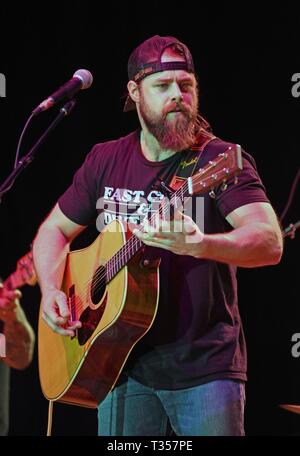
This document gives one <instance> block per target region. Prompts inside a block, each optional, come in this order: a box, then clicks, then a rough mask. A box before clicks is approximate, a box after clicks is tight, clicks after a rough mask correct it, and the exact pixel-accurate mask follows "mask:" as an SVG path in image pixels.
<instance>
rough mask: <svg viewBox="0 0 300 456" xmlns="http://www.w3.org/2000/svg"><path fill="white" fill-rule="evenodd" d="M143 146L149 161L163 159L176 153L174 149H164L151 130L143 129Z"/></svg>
mask: <svg viewBox="0 0 300 456" xmlns="http://www.w3.org/2000/svg"><path fill="white" fill-rule="evenodd" d="M140 141H141V148H142V152H143V154H144V156H145V157H146V158H147V160H149V161H162V160H165V159H166V158H169V157H171V156H172V155H174V154H176V152H174V150H169V149H162V148H161V146H160V144H159V142H158V141H157V139H156V138H155V137H154V136H153V135H152V134H151V133H149V132H147V131H144V130H143V129H142V130H141V136H140Z"/></svg>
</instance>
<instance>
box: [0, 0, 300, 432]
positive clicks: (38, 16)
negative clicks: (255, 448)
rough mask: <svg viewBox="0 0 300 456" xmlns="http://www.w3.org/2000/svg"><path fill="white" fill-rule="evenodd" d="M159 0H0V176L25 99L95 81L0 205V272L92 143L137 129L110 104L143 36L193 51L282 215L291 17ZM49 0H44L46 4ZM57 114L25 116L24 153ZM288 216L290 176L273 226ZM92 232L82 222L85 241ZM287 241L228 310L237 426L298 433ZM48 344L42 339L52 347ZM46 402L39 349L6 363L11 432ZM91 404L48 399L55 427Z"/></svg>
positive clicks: (293, 166)
mask: <svg viewBox="0 0 300 456" xmlns="http://www.w3.org/2000/svg"><path fill="white" fill-rule="evenodd" d="M228 4H229V2H224V3H220V4H215V5H210V6H209V5H207V4H205V3H204V2H199V4H196V2H194V3H193V2H190V3H187V2H180V3H174V2H172V3H167V4H166V5H164V6H163V5H162V4H161V2H160V1H154V0H152V2H151V3H150V2H148V3H147V4H141V2H135V1H132V2H123V3H122V4H121V6H119V5H118V4H117V3H114V4H113V5H112V6H111V8H109V7H106V8H104V7H103V5H102V4H101V3H99V5H97V6H95V4H94V3H90V2H85V3H84V4H83V3H82V2H78V1H74V2H72V3H71V2H70V4H69V5H67V4H65V3H62V2H60V4H59V7H57V8H56V7H55V4H54V3H52V2H51V4H50V3H49V4H48V3H43V4H42V3H40V4H38V5H37V4H35V5H33V4H32V5H31V4H30V3H29V2H26V3H24V4H20V3H17V2H10V4H9V5H6V6H1V7H0V21H1V32H0V33H1V41H0V43H1V44H0V46H1V60H0V72H1V73H3V74H5V76H6V83H7V92H6V97H5V98H0V115H1V119H0V120H1V124H0V132H1V133H0V145H1V166H0V178H1V182H2V181H3V180H4V178H5V177H6V176H7V175H8V174H9V172H10V171H11V169H12V166H13V162H14V154H15V150H16V146H17V141H18V138H19V135H20V133H21V131H22V128H23V126H24V124H25V121H26V120H27V117H28V116H29V114H30V112H31V110H32V109H33V108H34V107H36V106H37V105H38V104H39V103H40V102H41V101H42V100H44V99H45V98H46V97H47V96H48V95H49V94H51V93H52V92H53V91H54V90H56V89H57V88H58V87H59V86H60V85H62V84H63V83H64V82H66V81H67V80H68V79H70V78H71V76H72V74H73V73H74V72H75V71H76V70H77V69H79V68H87V69H88V70H90V71H91V72H92V73H93V75H94V83H93V85H92V87H91V88H90V89H89V90H87V91H86V92H81V93H80V94H79V96H78V104H77V106H76V107H75V109H74V111H73V113H72V114H71V116H70V117H68V118H66V119H65V120H64V121H63V122H62V123H61V124H60V125H59V127H58V128H57V130H56V131H55V132H54V133H53V134H52V136H51V137H50V138H49V139H48V140H47V143H45V144H44V145H43V147H42V148H41V150H40V151H39V153H38V155H37V157H36V159H35V161H34V162H33V163H32V164H31V165H30V167H29V168H27V169H26V171H25V172H24V173H23V174H22V175H21V176H20V177H19V178H18V179H17V181H16V183H15V186H14V188H13V189H12V190H11V191H10V193H9V194H7V195H6V196H5V197H4V198H3V201H2V204H1V207H0V217H1V225H0V226H1V236H0V243H1V244H0V245H1V263H0V274H1V275H2V277H4V278H5V277H6V276H7V275H8V274H9V273H11V272H12V271H13V270H14V268H15V264H16V261H17V260H18V258H20V257H21V256H22V255H23V254H25V253H26V252H27V251H28V249H29V247H30V243H31V241H32V240H33V238H34V236H35V233H36V231H37V228H38V226H39V224H40V223H41V222H42V221H43V219H44V218H45V217H46V215H47V214H48V212H49V211H50V209H51V208H52V206H53V205H54V204H55V202H56V200H57V198H58V196H59V195H60V194H61V193H62V192H63V191H64V190H65V189H66V187H67V186H68V185H69V184H70V182H71V179H72V176H73V174H74V172H75V170H76V169H77V168H78V167H79V166H80V164H81V163H82V161H83V160H84V158H85V156H86V154H87V153H88V152H89V150H90V149H91V147H92V145H93V144H94V143H96V142H102V141H106V140H110V139H113V138H117V137H119V136H122V135H126V134H127V133H128V132H130V131H131V130H132V129H134V128H136V126H137V125H138V124H137V119H136V115H135V113H127V114H124V113H123V112H122V107H123V98H122V95H123V94H124V91H125V88H126V83H127V70H126V66H127V59H128V56H129V54H130V52H131V51H132V50H133V48H134V47H136V46H137V45H138V44H139V43H140V42H142V41H144V40H145V39H146V38H148V37H150V36H152V35H154V34H160V35H175V36H176V37H178V38H179V39H181V40H182V41H183V42H184V43H186V44H187V45H188V46H189V48H190V50H191V51H192V54H193V57H194V62H195V65H196V69H197V72H198V74H199V81H200V109H201V112H202V114H203V115H204V116H205V117H206V118H207V119H208V120H209V121H210V123H211V124H212V126H213V129H214V132H215V134H217V135H218V136H220V137H222V138H223V139H225V140H228V141H232V142H237V143H240V144H241V145H242V146H243V147H244V148H245V150H246V151H248V152H249V153H250V154H252V155H253V157H254V158H255V160H256V163H257V166H258V169H259V172H260V175H261V177H262V179H263V181H264V183H265V185H266V188H267V191H268V195H269V197H270V199H271V201H272V204H273V206H274V208H275V210H276V211H277V214H278V215H280V214H281V212H282V210H283V208H284V206H285V204H286V201H287V198H288V194H289V191H290V188H291V185H292V182H293V179H294V177H295V175H296V172H297V170H298V168H299V161H300V160H299V150H300V131H299V114H300V99H299V98H294V97H293V96H292V86H293V84H294V83H293V82H292V76H293V74H294V73H297V72H300V58H299V39H300V36H299V35H300V29H299V26H298V18H297V15H296V12H295V11H294V10H293V8H292V7H291V6H290V7H288V6H281V7H275V6H272V7H270V8H266V9H262V7H258V6H256V7H253V6H252V7H251V6H245V5H243V6H241V5H240V6H234V7H233V6H228ZM49 5H51V6H49ZM57 112H58V108H53V109H51V110H49V111H48V112H45V113H43V114H41V115H40V116H39V117H38V118H36V119H35V120H34V122H33V123H32V126H31V127H30V129H29V131H28V132H27V134H26V136H25V138H24V142H23V148H22V152H23V153H24V152H25V151H28V150H29V147H30V146H31V145H32V144H33V143H34V141H35V139H36V138H37V137H38V136H39V135H40V134H41V133H42V132H43V130H44V129H45V128H46V126H47V125H49V123H50V122H51V121H52V119H53V118H54V117H55V115H56V113H57ZM299 218H300V210H299V185H298V187H297V189H296V192H295V196H294V200H293V203H292V205H291V207H290V210H289V212H288V214H287V216H286V217H285V219H284V221H283V226H284V227H285V226H287V225H288V224H289V223H290V222H296V221H297V220H299ZM92 236H93V233H90V234H87V235H86V239H84V241H85V242H87V243H88V241H89V239H91V238H92ZM299 242H300V230H299V231H298V233H297V235H296V239H295V240H291V239H287V240H286V242H285V250H284V254H283V258H282V261H281V263H280V264H279V265H277V266H273V267H267V268H257V269H252V270H251V269H241V270H239V272H238V276H239V296H240V309H241V314H242V318H243V322H244V328H245V333H246V338H247V343H248V357H249V381H248V384H247V406H246V432H247V434H248V435H293V434H294V435H300V415H294V414H292V413H290V412H286V411H284V410H281V409H280V408H279V404H280V403H283V402H289V403H297V404H300V388H299V385H300V358H293V356H292V354H291V348H292V345H293V343H292V341H291V337H292V335H293V334H294V333H300V305H299V304H300V303H299V294H300V293H299ZM22 291H23V299H22V304H23V306H24V309H25V311H26V313H27V315H28V318H29V320H30V322H31V324H32V325H33V327H34V328H35V330H36V331H37V320H38V311H39V300H40V294H39V290H38V288H37V287H36V288H30V287H24V288H23V290H22ZM50 349H51V348H50ZM46 423H47V402H46V400H45V399H44V397H43V395H42V392H41V389H40V385H39V378H38V365H37V347H36V350H35V357H34V361H33V363H32V365H31V366H30V367H29V368H28V369H27V370H25V371H23V372H17V371H12V381H11V425H10V435H35V436H38V435H45V432H46ZM96 431H97V421H96V412H95V411H94V410H88V409H82V408H78V407H72V406H67V405H62V404H55V405H54V417H53V434H54V435H78V434H79V435H95V434H96Z"/></svg>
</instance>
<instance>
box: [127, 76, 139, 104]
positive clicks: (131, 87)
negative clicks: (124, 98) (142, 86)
mask: <svg viewBox="0 0 300 456" xmlns="http://www.w3.org/2000/svg"><path fill="white" fill-rule="evenodd" d="M127 90H128V93H129V95H130V97H131V98H132V100H133V101H134V102H135V103H138V102H139V101H140V90H139V86H138V84H137V83H136V82H134V81H129V82H128V84H127Z"/></svg>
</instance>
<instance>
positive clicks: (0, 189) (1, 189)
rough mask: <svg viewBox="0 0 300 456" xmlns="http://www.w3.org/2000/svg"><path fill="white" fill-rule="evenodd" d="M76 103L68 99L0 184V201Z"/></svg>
mask: <svg viewBox="0 0 300 456" xmlns="http://www.w3.org/2000/svg"><path fill="white" fill-rule="evenodd" d="M75 104H76V100H75V99H72V100H70V101H68V102H67V103H66V104H65V105H64V106H63V107H62V108H61V109H60V112H59V114H58V116H57V117H56V118H55V119H54V121H53V122H52V123H51V125H50V126H49V127H48V128H47V130H46V131H45V132H44V133H43V134H42V136H41V137H40V138H39V139H38V140H37V142H36V143H35V145H34V146H33V147H32V148H31V150H30V151H29V152H28V154H26V155H25V156H24V157H23V158H21V159H20V160H19V161H18V165H17V166H16V167H15V168H14V170H13V171H12V173H11V174H10V175H9V176H8V177H7V179H5V181H4V182H3V184H2V185H1V186H0V203H1V199H2V196H3V195H4V194H5V193H7V192H8V191H9V190H10V189H11V188H12V186H13V184H14V182H15V180H16V178H17V177H18V176H19V174H20V173H21V172H22V171H23V169H25V168H26V166H28V165H29V164H30V163H31V162H32V161H33V159H34V157H35V153H36V151H37V150H38V149H39V147H40V146H41V145H42V144H43V142H44V141H45V140H46V138H47V137H48V136H49V135H50V133H51V132H52V131H53V130H54V129H55V127H56V126H57V124H58V123H59V122H60V121H61V120H62V119H63V118H64V117H66V116H67V115H69V114H70V112H71V111H72V109H73V108H74V106H75Z"/></svg>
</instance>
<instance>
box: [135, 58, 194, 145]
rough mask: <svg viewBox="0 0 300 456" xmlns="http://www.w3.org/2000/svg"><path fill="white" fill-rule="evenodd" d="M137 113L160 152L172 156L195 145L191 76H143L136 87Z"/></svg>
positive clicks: (176, 72)
mask: <svg viewBox="0 0 300 456" xmlns="http://www.w3.org/2000/svg"><path fill="white" fill-rule="evenodd" d="M174 60H175V59H174V57H173V61H174ZM177 60H179V59H177ZM139 110H140V114H141V116H142V118H143V121H144V123H145V125H146V126H147V128H148V130H149V131H150V133H152V134H153V136H154V137H155V138H156V139H157V141H158V142H159V144H160V146H161V147H162V148H163V149H170V150H174V151H175V152H177V151H181V150H184V149H187V148H188V147H190V146H191V145H192V144H193V143H194V142H195V125H197V116H198V89H197V82H196V79H195V76H194V75H193V74H191V73H188V72H186V71H184V70H170V71H162V72H159V73H155V74H152V75H150V76H147V77H146V78H145V79H144V80H142V81H141V84H140V102H139Z"/></svg>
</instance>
